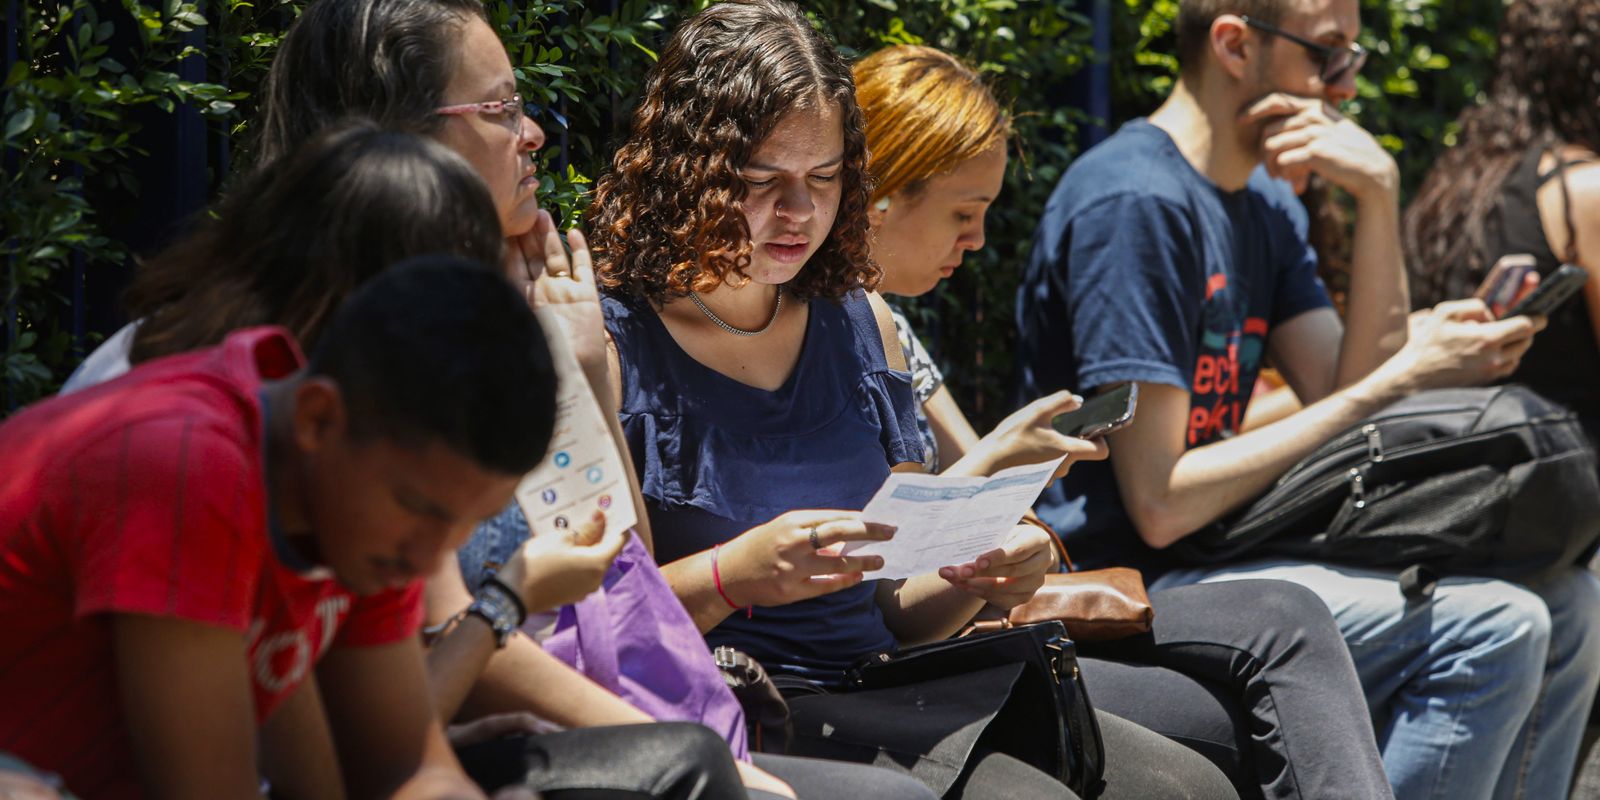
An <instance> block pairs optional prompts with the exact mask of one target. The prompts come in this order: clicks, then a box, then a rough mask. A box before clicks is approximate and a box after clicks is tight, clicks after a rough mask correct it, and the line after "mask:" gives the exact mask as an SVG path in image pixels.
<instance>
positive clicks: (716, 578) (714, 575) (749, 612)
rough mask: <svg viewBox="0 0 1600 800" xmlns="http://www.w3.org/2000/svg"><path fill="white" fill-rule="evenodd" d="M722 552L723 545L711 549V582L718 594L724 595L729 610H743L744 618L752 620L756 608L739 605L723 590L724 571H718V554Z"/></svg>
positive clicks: (723, 599)
mask: <svg viewBox="0 0 1600 800" xmlns="http://www.w3.org/2000/svg"><path fill="white" fill-rule="evenodd" d="M721 550H722V545H720V544H719V545H717V546H715V547H713V548H711V582H712V583H713V584H716V587H717V594H720V595H722V602H724V603H727V604H728V608H731V609H733V610H734V611H738V610H739V609H741V608H742V609H744V618H745V619H750V618H751V617H753V616H755V613H756V610H755V607H754V606H741V605H739V604H738V603H735V602H733V598H731V597H729V596H728V593H727V592H725V591H723V590H722V571H721V570H719V569H717V553H719V552H720V551H721Z"/></svg>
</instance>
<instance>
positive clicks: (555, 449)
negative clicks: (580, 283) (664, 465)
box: [516, 314, 639, 535]
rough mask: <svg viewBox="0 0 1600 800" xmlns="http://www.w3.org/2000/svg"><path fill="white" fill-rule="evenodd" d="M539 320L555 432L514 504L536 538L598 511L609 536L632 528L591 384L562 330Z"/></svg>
mask: <svg viewBox="0 0 1600 800" xmlns="http://www.w3.org/2000/svg"><path fill="white" fill-rule="evenodd" d="M540 321H541V323H543V324H544V329H545V331H547V332H548V334H549V335H548V336H547V337H546V338H547V339H548V340H549V342H550V355H551V356H552V357H553V358H554V360H555V368H556V375H557V376H558V378H559V380H560V389H559V390H558V391H559V394H558V396H557V397H556V428H555V434H554V435H553V436H552V437H551V439H550V451H549V452H548V453H547V454H546V455H545V459H544V462H543V463H541V464H540V465H539V466H538V467H535V468H534V470H533V471H532V472H530V473H528V474H527V475H525V476H524V477H523V478H522V482H521V483H520V484H518V485H517V492H516V497H517V503H518V505H520V506H522V514H523V516H525V517H527V519H528V525H529V526H531V528H532V530H533V533H534V534H535V535H538V534H541V533H549V532H552V531H558V530H566V529H568V528H571V527H575V526H578V525H582V524H583V523H584V522H586V521H588V519H589V516H590V515H591V514H593V513H594V511H595V509H597V508H598V509H600V510H601V511H604V512H605V514H606V529H607V530H608V531H612V530H619V529H620V530H626V529H628V528H631V527H633V526H634V525H635V524H636V523H637V522H638V521H639V518H638V516H637V513H636V512H635V510H634V508H633V496H632V495H631V494H630V493H629V491H628V478H627V473H625V472H623V469H625V468H626V467H624V466H623V464H622V457H621V456H619V455H618V454H617V448H616V445H614V444H613V443H612V441H611V432H610V430H609V429H608V428H607V427H606V423H605V419H604V418H602V417H601V416H600V407H599V406H598V405H597V404H596V403H595V398H594V393H593V392H592V391H591V390H590V389H589V381H588V379H586V378H584V376H583V368H582V367H580V366H578V358H577V356H576V355H574V354H573V352H572V348H571V346H570V345H569V344H568V343H567V341H566V339H565V338H563V337H562V336H561V335H560V330H561V327H560V326H559V325H557V324H555V323H553V322H549V321H546V319H545V317H544V315H542V314H541V315H540Z"/></svg>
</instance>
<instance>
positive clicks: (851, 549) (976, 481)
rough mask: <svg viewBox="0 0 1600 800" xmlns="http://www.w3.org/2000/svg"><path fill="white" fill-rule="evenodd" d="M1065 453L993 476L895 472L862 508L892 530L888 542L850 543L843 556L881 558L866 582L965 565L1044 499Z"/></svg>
mask: <svg viewBox="0 0 1600 800" xmlns="http://www.w3.org/2000/svg"><path fill="white" fill-rule="evenodd" d="M1064 458H1066V456H1062V457H1061V458H1058V459H1056V460H1054V461H1047V462H1045V463H1043V464H1028V465H1024V466H1020V467H1012V468H1010V469H1004V470H1001V471H999V472H996V473H995V474H994V475H993V476H991V477H988V478H957V477H949V476H944V475H924V474H912V473H904V472H897V473H894V474H893V475H890V476H889V480H888V481H886V482H884V484H883V488H881V489H879V490H878V493H877V494H876V495H874V496H873V498H872V502H870V503H867V507H866V508H864V509H862V511H861V517H862V519H864V520H866V521H867V522H880V523H883V524H886V525H893V526H895V535H894V538H893V539H891V540H890V541H887V542H849V543H847V544H846V546H845V548H844V550H843V552H844V554H845V555H852V556H860V555H877V556H883V569H881V570H877V571H874V572H868V573H867V578H869V579H874V578H891V579H896V578H909V577H911V576H913V575H923V574H926V573H930V572H936V571H937V570H938V569H939V568H940V567H950V566H955V565H957V564H965V563H967V562H969V561H971V560H972V559H974V558H977V557H978V556H980V555H983V554H984V553H987V552H989V551H990V550H993V549H995V548H996V547H999V546H1000V543H1001V542H1003V541H1005V538H1006V535H1007V534H1009V533H1011V529H1012V527H1014V526H1015V525H1016V524H1017V520H1019V519H1022V515H1023V513H1025V512H1026V511H1027V510H1028V507H1029V506H1032V505H1033V501H1035V500H1037V499H1039V493H1040V492H1042V491H1044V487H1045V486H1046V485H1048V484H1049V483H1050V476H1051V475H1054V474H1055V472H1056V468H1057V467H1059V466H1060V465H1061V461H1062V459H1064Z"/></svg>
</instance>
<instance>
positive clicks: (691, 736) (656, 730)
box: [646, 722, 731, 763]
mask: <svg viewBox="0 0 1600 800" xmlns="http://www.w3.org/2000/svg"><path fill="white" fill-rule="evenodd" d="M649 727H650V728H651V729H652V730H651V732H650V733H649V742H648V743H647V745H646V746H648V747H650V748H651V749H652V750H656V751H657V752H662V753H665V754H671V755H672V756H673V757H676V758H679V759H682V760H683V761H694V762H697V763H699V762H708V763H715V762H719V761H722V760H724V759H726V758H731V755H730V751H729V749H728V743H727V742H726V741H725V740H724V739H723V738H722V737H721V736H718V735H717V733H716V731H713V730H711V729H710V728H707V727H706V726H704V725H701V724H699V723H697V722H658V723H656V724H654V725H651V726H649Z"/></svg>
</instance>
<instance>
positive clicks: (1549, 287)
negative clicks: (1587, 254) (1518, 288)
mask: <svg viewBox="0 0 1600 800" xmlns="http://www.w3.org/2000/svg"><path fill="white" fill-rule="evenodd" d="M1588 280H1589V271H1588V270H1586V269H1584V268H1583V267H1579V266H1574V265H1572V264H1562V265H1561V268H1560V269H1558V270H1556V271H1555V272H1554V273H1552V274H1551V275H1550V277H1548V278H1545V279H1544V280H1542V281H1540V282H1539V288H1537V289H1534V290H1533V293H1532V294H1530V295H1528V296H1527V297H1524V298H1522V300H1521V301H1520V302H1518V303H1517V304H1516V305H1515V306H1513V307H1512V309H1511V310H1510V311H1507V312H1506V313H1505V316H1507V317H1517V316H1522V315H1524V314H1526V315H1529V316H1542V315H1548V314H1549V313H1550V312H1552V311H1555V310H1556V309H1557V308H1560V307H1561V304H1562V303H1565V302H1567V301H1568V300H1570V299H1571V298H1572V296H1573V295H1575V294H1577V293H1578V290H1579V289H1582V288H1583V284H1584V283H1585V282H1587V281H1588Z"/></svg>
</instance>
